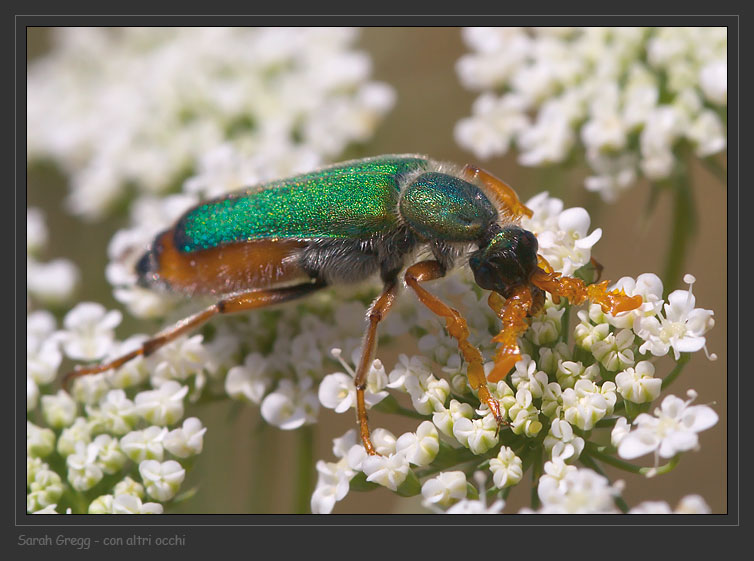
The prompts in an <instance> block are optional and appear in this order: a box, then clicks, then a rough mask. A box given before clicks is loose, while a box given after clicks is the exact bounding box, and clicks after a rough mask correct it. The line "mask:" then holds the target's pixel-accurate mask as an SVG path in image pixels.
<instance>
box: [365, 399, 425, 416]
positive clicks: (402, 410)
mask: <svg viewBox="0 0 754 561" xmlns="http://www.w3.org/2000/svg"><path fill="white" fill-rule="evenodd" d="M372 409H374V410H375V411H379V412H381V413H392V414H394V415H403V416H404V417H409V418H411V419H422V420H427V418H428V416H427V415H422V414H421V413H419V412H418V411H414V410H413V409H408V408H406V407H403V406H402V405H401V404H400V403H398V400H397V399H395V397H393V396H392V395H388V396H387V397H386V398H385V399H383V400H382V401H380V402H379V403H378V404H376V405H375V406H374V407H373V408H372Z"/></svg>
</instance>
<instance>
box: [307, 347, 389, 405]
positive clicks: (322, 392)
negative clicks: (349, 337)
mask: <svg viewBox="0 0 754 561" xmlns="http://www.w3.org/2000/svg"><path fill="white" fill-rule="evenodd" d="M331 353H332V354H333V356H335V357H336V358H337V359H338V360H340V362H341V364H342V365H343V368H344V369H345V370H346V372H347V373H343V372H336V373H334V374H328V375H327V376H325V377H324V379H323V380H322V382H321V383H320V385H319V391H318V397H319V401H320V402H321V403H322V405H324V406H325V407H327V408H328V409H333V410H334V411H335V412H336V413H344V412H345V411H348V410H349V409H351V408H352V407H353V408H356V386H355V385H354V379H355V376H356V373H355V372H354V370H353V369H352V368H351V367H350V366H349V365H348V364H347V363H346V362H345V361H344V360H342V358H341V356H340V355H341V351H340V349H332V351H331ZM360 358H361V352H360V351H358V350H357V351H354V353H353V362H354V364H359V362H360ZM387 382H388V377H387V374H386V373H385V367H384V366H383V365H382V361H380V360H379V359H378V360H374V361H372V364H371V366H370V367H369V372H368V373H367V378H366V385H367V387H366V390H365V392H364V402H365V404H366V406H367V408H370V407H372V406H374V405H376V404H377V403H379V402H380V401H382V400H383V399H385V398H386V397H387V395H388V392H387V391H384V388H385V386H387Z"/></svg>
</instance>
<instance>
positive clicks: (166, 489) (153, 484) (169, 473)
mask: <svg viewBox="0 0 754 561" xmlns="http://www.w3.org/2000/svg"><path fill="white" fill-rule="evenodd" d="M139 473H140V474H141V480H142V481H143V482H144V486H145V487H146V490H147V494H148V495H149V496H150V497H152V498H154V499H157V500H158V501H162V502H164V501H169V500H170V499H172V498H173V497H174V496H175V494H176V493H177V492H178V489H179V488H180V486H181V483H183V479H184V478H185V477H186V470H185V469H183V468H182V467H181V464H179V463H178V462H176V461H175V460H168V461H167V462H158V461H157V460H144V461H142V462H141V463H140V464H139Z"/></svg>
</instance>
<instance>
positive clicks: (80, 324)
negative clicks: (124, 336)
mask: <svg viewBox="0 0 754 561" xmlns="http://www.w3.org/2000/svg"><path fill="white" fill-rule="evenodd" d="M121 319H122V314H121V313H120V312H119V311H118V310H111V311H109V312H107V311H106V310H105V308H104V306H102V305H101V304H97V303H94V302H82V303H80V304H77V305H76V306H75V307H74V308H73V309H72V310H71V311H70V312H68V313H67V314H66V315H65V318H64V319H63V326H64V327H65V330H64V331H62V332H61V333H60V340H61V344H62V346H63V350H64V351H65V354H66V355H68V356H69V357H70V358H72V359H74V360H97V359H100V358H102V357H103V356H105V354H107V352H108V351H109V350H110V348H111V347H112V345H113V340H114V329H115V327H116V326H117V325H118V324H120V321H121Z"/></svg>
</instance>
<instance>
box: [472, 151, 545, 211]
mask: <svg viewBox="0 0 754 561" xmlns="http://www.w3.org/2000/svg"><path fill="white" fill-rule="evenodd" d="M463 174H464V175H465V176H466V177H468V178H470V179H479V180H480V181H481V182H482V183H483V184H484V185H485V187H487V188H488V189H489V190H490V191H492V192H493V193H494V194H495V196H497V198H498V199H500V201H501V202H502V203H503V204H504V205H505V206H506V208H508V210H509V211H510V212H511V213H512V214H513V216H514V217H516V218H520V217H521V216H528V217H529V218H531V216H532V214H534V213H533V212H532V211H531V209H529V208H527V207H526V206H524V204H523V203H522V202H521V201H520V200H519V198H518V195H517V194H516V192H515V191H514V190H513V189H512V188H511V187H510V186H509V185H508V184H507V183H505V182H504V181H503V180H502V179H498V178H497V177H495V176H494V175H492V174H491V173H489V172H488V171H485V170H483V169H481V168H478V167H476V166H472V165H471V164H466V166H464V168H463Z"/></svg>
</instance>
